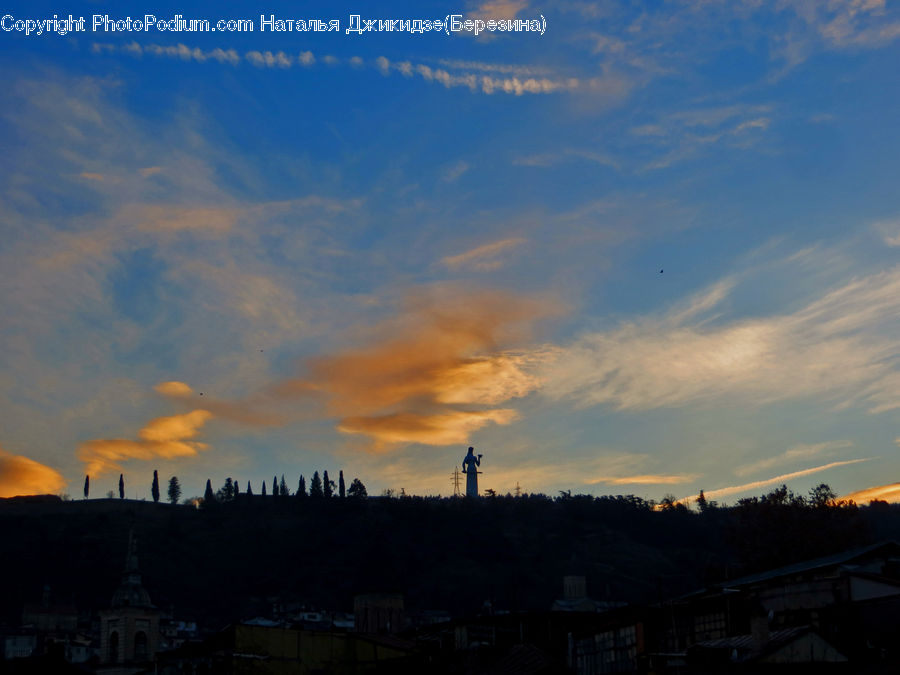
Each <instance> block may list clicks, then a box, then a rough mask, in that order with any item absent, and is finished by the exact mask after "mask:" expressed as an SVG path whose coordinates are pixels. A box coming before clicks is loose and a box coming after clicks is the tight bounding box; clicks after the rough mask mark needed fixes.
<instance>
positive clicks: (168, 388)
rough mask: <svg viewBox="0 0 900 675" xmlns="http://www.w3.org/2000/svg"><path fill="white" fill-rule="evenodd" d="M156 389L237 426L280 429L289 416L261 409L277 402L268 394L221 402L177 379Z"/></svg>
mask: <svg viewBox="0 0 900 675" xmlns="http://www.w3.org/2000/svg"><path fill="white" fill-rule="evenodd" d="M153 389H154V390H155V391H156V392H157V393H158V394H162V395H163V396H165V397H166V398H169V399H173V400H175V401H178V402H180V403H182V404H184V405H190V406H194V405H198V404H200V403H202V404H203V408H204V409H205V410H207V411H209V412H210V413H212V415H213V416H214V417H216V418H219V419H225V420H229V421H231V422H237V423H238V424H247V425H250V426H278V425H282V424H286V423H287V422H288V417H287V416H286V415H285V414H282V413H276V412H271V411H266V410H262V409H261V408H263V407H265V406H266V405H267V404H268V405H271V404H272V403H274V401H272V400H271V397H270V396H269V395H268V394H266V393H263V394H257V395H255V396H253V397H251V398H249V399H246V400H243V401H222V400H217V399H214V398H212V397H210V396H204V397H203V398H202V399H201V398H200V396H202V393H197V392H195V391H194V390H193V389H192V388H191V387H190V385H188V384H186V383H184V382H178V381H177V380H173V381H169V382H160V383H159V384H157V385H156V386H155V387H153Z"/></svg>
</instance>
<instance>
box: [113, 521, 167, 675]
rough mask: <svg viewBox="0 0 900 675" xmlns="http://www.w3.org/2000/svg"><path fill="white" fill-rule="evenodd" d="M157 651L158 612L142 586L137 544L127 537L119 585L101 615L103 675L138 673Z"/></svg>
mask: <svg viewBox="0 0 900 675" xmlns="http://www.w3.org/2000/svg"><path fill="white" fill-rule="evenodd" d="M158 649H159V610H158V609H157V608H156V607H154V606H153V603H151V602H150V596H149V595H148V594H147V591H146V590H145V589H144V587H143V586H142V585H141V574H140V572H139V570H138V559H137V540H136V539H135V537H134V532H133V531H132V532H129V534H128V553H127V555H126V558H125V569H124V570H123V572H122V582H121V583H120V584H119V587H118V588H117V589H116V592H115V593H113V597H112V603H111V606H110V608H109V609H107V610H104V611H102V612H100V661H101V663H102V664H103V666H104V667H103V668H102V671H103V672H104V673H122V674H125V673H137V672H143V671H144V670H145V669H146V664H147V663H148V662H150V661H152V660H153V657H154V655H155V654H156V652H157V650H158Z"/></svg>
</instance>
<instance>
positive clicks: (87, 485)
mask: <svg viewBox="0 0 900 675" xmlns="http://www.w3.org/2000/svg"><path fill="white" fill-rule="evenodd" d="M90 491H91V477H90V476H88V475H85V477H84V498H85V499H87V498H88V494H89V493H90Z"/></svg>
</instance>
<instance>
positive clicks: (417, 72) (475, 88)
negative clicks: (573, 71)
mask: <svg viewBox="0 0 900 675" xmlns="http://www.w3.org/2000/svg"><path fill="white" fill-rule="evenodd" d="M506 4H512V3H506ZM92 49H93V52H94V53H95V54H98V55H104V54H116V53H121V54H128V55H130V56H134V57H140V56H143V55H150V56H153V57H158V58H175V59H181V60H183V61H196V62H199V63H205V62H207V61H216V62H218V63H220V64H227V65H230V66H238V65H240V64H241V63H248V64H250V65H252V66H255V67H257V68H276V69H282V70H287V69H290V68H293V67H295V66H298V67H301V68H309V67H312V66H314V65H316V64H317V63H319V62H322V63H325V64H326V65H331V66H337V65H347V66H350V67H353V68H360V67H363V66H365V65H366V63H367V62H366V61H364V60H363V59H361V58H359V57H352V58H348V59H340V58H337V57H335V56H331V55H326V56H320V57H317V56H316V55H315V54H313V53H312V52H311V51H308V50H307V51H302V52H300V53H299V54H296V55H295V54H292V53H288V52H284V51H277V52H272V51H257V50H250V51H247V52H245V53H244V54H243V55H241V54H239V53H238V52H237V51H235V50H234V49H221V48H215V49H210V50H203V49H200V48H199V47H188V46H187V45H183V44H178V45H168V46H163V45H157V44H149V45H141V44H139V43H137V42H131V43H128V44H126V45H121V46H120V45H115V44H109V43H94V44H93V47H92ZM368 63H369V65H370V67H374V68H375V69H376V70H378V71H379V72H380V73H381V74H382V75H385V76H387V75H390V74H391V73H399V74H400V75H403V76H404V77H410V78H413V77H415V78H418V79H421V80H422V81H424V82H428V83H436V84H441V85H443V86H444V87H446V88H447V89H452V88H458V87H461V88H464V89H468V90H469V91H471V92H472V93H482V94H501V93H502V94H511V95H514V96H522V95H524V94H555V93H564V92H577V91H611V89H610V87H609V83H608V82H606V81H605V80H603V79H602V78H596V77H594V78H586V79H579V78H577V77H564V76H560V75H558V74H547V75H535V74H530V73H533V72H534V69H533V68H529V67H527V66H526V67H515V66H509V65H508V64H499V65H497V66H496V67H491V66H490V65H489V64H485V63H478V62H475V63H472V62H466V61H447V62H445V63H443V65H444V67H442V68H435V67H433V66H430V65H428V64H425V63H412V62H411V61H392V60H390V59H388V58H387V57H385V56H378V57H376V58H375V59H374V60H372V61H370V62H368ZM469 66H472V67H471V68H470V67H469ZM473 71H477V72H473ZM478 73H480V74H478ZM490 73H493V74H490Z"/></svg>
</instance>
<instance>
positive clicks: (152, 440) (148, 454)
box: [77, 410, 213, 476]
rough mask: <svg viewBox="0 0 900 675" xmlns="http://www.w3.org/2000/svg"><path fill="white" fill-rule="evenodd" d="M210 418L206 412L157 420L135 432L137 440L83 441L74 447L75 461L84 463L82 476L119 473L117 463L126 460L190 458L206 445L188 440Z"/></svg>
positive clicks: (192, 412) (119, 464) (119, 466)
mask: <svg viewBox="0 0 900 675" xmlns="http://www.w3.org/2000/svg"><path fill="white" fill-rule="evenodd" d="M212 417H213V414H212V413H211V412H210V411H208V410H194V411H191V412H189V413H186V414H184V415H173V416H171V417H157V418H155V419H152V420H150V422H148V423H147V425H146V426H145V427H144V428H143V429H141V430H140V431H139V432H138V436H139V437H140V440H137V441H134V440H130V439H124V438H108V439H96V440H92V441H87V442H85V443H82V444H81V445H80V446H78V452H77V455H78V459H80V460H81V461H82V462H84V463H85V465H86V467H85V472H86V473H88V474H90V475H92V476H98V475H100V474H104V473H110V472H115V471H118V470H120V469H121V462H124V461H128V460H130V459H140V460H149V459H155V458H162V459H172V458H174V457H193V456H194V455H196V454H197V453H198V452H200V451H201V450H206V449H207V448H208V447H209V446H208V445H207V444H206V443H201V442H199V441H192V440H190V439H192V438H194V437H196V436H197V434H199V433H200V429H201V428H202V427H203V425H204V424H206V422H207V420H209V419H210V418H212Z"/></svg>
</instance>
